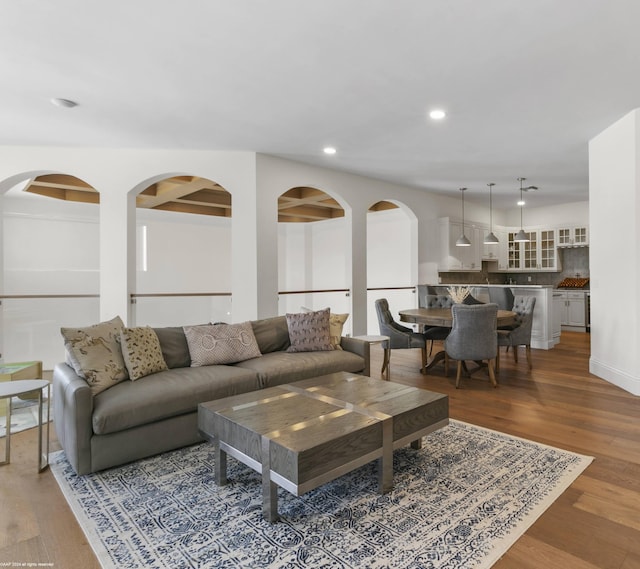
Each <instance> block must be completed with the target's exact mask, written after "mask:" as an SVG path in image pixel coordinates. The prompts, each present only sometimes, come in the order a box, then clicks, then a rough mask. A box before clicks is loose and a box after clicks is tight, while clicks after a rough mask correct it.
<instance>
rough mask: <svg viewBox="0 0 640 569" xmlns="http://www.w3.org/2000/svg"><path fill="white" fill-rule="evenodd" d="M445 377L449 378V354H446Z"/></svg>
mask: <svg viewBox="0 0 640 569" xmlns="http://www.w3.org/2000/svg"><path fill="white" fill-rule="evenodd" d="M444 376H445V377H449V354H447V352H445V353H444Z"/></svg>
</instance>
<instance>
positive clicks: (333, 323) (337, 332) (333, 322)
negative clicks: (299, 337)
mask: <svg viewBox="0 0 640 569" xmlns="http://www.w3.org/2000/svg"><path fill="white" fill-rule="evenodd" d="M300 308H301V309H302V312H313V309H311V308H307V307H306V306H301V307H300ZM347 318H349V314H333V312H329V335H330V336H331V345H332V346H333V349H334V350H341V349H342V346H341V345H340V341H341V339H342V328H343V327H344V323H345V322H346V321H347Z"/></svg>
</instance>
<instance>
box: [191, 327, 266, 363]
mask: <svg viewBox="0 0 640 569" xmlns="http://www.w3.org/2000/svg"><path fill="white" fill-rule="evenodd" d="M184 334H185V336H186V337H187V344H189V353H190V354H191V367H197V366H207V365H216V364H232V363H235V362H241V361H244V360H248V359H251V358H258V357H260V356H261V355H262V354H261V353H260V349H259V348H258V343H257V342H256V337H255V336H254V335H253V328H252V327H251V323H250V322H242V323H241V324H216V325H211V326H185V327H184Z"/></svg>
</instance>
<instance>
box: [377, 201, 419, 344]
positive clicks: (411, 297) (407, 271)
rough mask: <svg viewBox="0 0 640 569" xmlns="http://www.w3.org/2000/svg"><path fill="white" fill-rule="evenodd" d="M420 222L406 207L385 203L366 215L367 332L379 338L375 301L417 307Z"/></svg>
mask: <svg viewBox="0 0 640 569" xmlns="http://www.w3.org/2000/svg"><path fill="white" fill-rule="evenodd" d="M417 278H418V220H417V217H416V216H415V214H414V213H413V212H412V211H411V210H410V209H409V208H408V207H407V206H406V205H405V204H403V203H401V202H398V201H396V200H383V201H379V202H376V203H375V204H373V205H372V206H371V207H370V208H369V210H368V213H367V332H368V333H369V334H379V333H380V330H379V328H378V318H377V314H376V311H375V300H376V299H377V298H386V299H387V300H388V301H389V307H390V309H391V312H392V313H394V316H395V318H396V319H398V314H397V311H398V310H402V309H403V308H411V307H413V306H417V304H416V303H417V300H416V295H415V285H416V283H417Z"/></svg>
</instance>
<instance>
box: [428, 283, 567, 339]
mask: <svg viewBox="0 0 640 569" xmlns="http://www.w3.org/2000/svg"><path fill="white" fill-rule="evenodd" d="M431 286H433V287H434V288H436V289H437V290H440V291H443V293H445V294H446V289H447V287H452V286H468V287H471V294H472V295H473V296H474V297H475V298H477V299H478V300H480V301H482V302H489V288H490V287H495V288H510V289H511V290H512V292H513V294H514V295H518V294H521V295H525V296H534V297H535V299H536V306H535V308H534V310H533V326H532V328H531V347H532V348H535V349H538V350H550V349H551V348H553V346H555V345H556V344H557V343H559V342H560V321H559V319H558V318H554V309H553V293H554V288H553V286H552V285H494V284H491V285H482V284H448V285H443V284H438V285H431Z"/></svg>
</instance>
